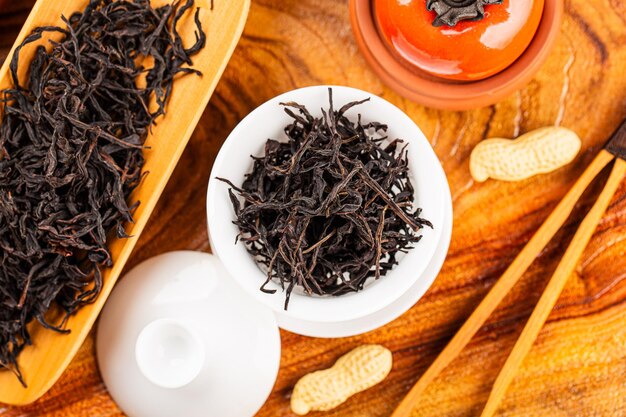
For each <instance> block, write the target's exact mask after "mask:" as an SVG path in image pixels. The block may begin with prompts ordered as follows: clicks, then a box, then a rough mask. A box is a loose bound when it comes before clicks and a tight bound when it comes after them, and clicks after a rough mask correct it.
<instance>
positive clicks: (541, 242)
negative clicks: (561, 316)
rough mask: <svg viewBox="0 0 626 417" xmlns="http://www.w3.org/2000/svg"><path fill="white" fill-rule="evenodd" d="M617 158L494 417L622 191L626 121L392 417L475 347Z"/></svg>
mask: <svg viewBox="0 0 626 417" xmlns="http://www.w3.org/2000/svg"><path fill="white" fill-rule="evenodd" d="M614 159H615V164H614V165H613V168H612V171H611V174H610V176H609V179H608V180H607V182H606V184H605V186H604V188H603V190H602V191H601V193H600V195H599V197H598V199H597V201H596V202H595V204H594V205H593V207H592V208H591V210H590V211H589V213H587V215H586V216H585V218H584V219H583V221H582V223H581V224H580V226H579V228H578V230H577V231H576V234H575V235H574V237H573V239H572V241H571V243H570V245H569V247H568V248H567V250H566V251H565V254H564V255H563V258H562V259H561V262H560V263H559V265H558V266H557V268H556V270H555V272H554V274H553V275H552V277H551V278H550V281H549V282H548V285H547V287H546V289H545V290H544V292H543V294H542V295H541V298H540V299H539V302H538V303H537V305H536V307H535V309H534V310H533V312H532V314H531V316H530V318H529V319H528V322H527V323H526V326H525V327H524V330H523V331H522V333H521V335H520V337H519V339H518V340H517V342H516V343H515V346H514V347H513V350H512V351H511V353H510V355H509V357H508V358H507V360H506V362H505V363H504V366H503V367H502V370H501V371H500V373H499V374H498V377H497V378H496V381H495V383H494V385H493V388H492V390H491V393H490V394H489V399H488V400H487V404H486V405H485V408H484V409H483V411H482V414H481V417H491V416H493V415H494V414H495V412H496V410H497V409H498V406H499V404H500V401H501V400H502V398H503V397H504V394H505V393H506V390H507V388H508V386H509V385H510V383H511V381H512V380H513V377H514V376H515V374H516V372H517V369H518V368H519V367H520V365H521V363H522V361H523V360H524V357H525V356H526V354H527V353H528V351H529V350H530V348H531V346H532V345H533V343H534V341H535V339H536V338H537V335H538V334H539V332H540V331H541V328H542V327H543V325H544V323H545V322H546V319H547V318H548V315H549V314H550V311H551V310H552V308H553V307H554V304H555V303H556V301H557V299H558V298H559V295H560V294H561V291H562V290H563V287H564V286H565V282H566V281H567V278H568V277H569V276H570V275H571V274H572V272H574V269H575V268H576V265H577V264H578V261H579V259H580V257H581V256H582V254H583V251H584V249H585V247H586V246H587V244H588V243H589V240H590V239H591V236H592V235H593V233H594V231H595V229H596V226H597V225H598V223H599V221H600V219H601V218H602V215H603V214H604V212H605V211H606V209H607V207H608V206H609V203H610V202H611V199H612V198H613V195H614V194H615V192H616V191H617V188H618V187H619V185H620V183H621V181H622V179H623V177H624V174H625V173H626V121H624V122H622V125H621V126H620V127H619V128H618V129H617V130H616V131H615V133H613V135H612V136H611V139H610V140H609V141H608V143H607V144H606V146H605V147H604V149H602V151H600V153H599V154H598V155H597V156H596V157H595V159H594V160H593V162H592V163H591V164H590V165H589V167H587V169H586V170H585V172H584V173H583V174H582V175H581V176H580V178H579V179H578V180H577V181H576V183H575V184H574V186H573V187H572V188H571V189H570V190H569V192H568V193H567V194H566V195H565V197H564V198H563V199H562V200H561V202H560V203H559V204H558V205H557V206H556V208H555V209H554V211H553V212H552V213H551V214H550V215H549V216H548V218H547V219H546V221H545V222H544V223H543V224H542V225H541V227H540V228H539V230H537V232H536V233H535V235H534V236H533V237H532V238H531V239H530V241H528V243H527V244H526V246H525V247H524V249H522V251H521V252H520V253H519V255H518V256H517V257H516V258H515V260H514V261H513V263H511V265H510V266H509V268H508V269H507V270H506V271H505V272H504V274H503V275H502V277H501V278H500V279H499V280H498V281H497V282H496V284H495V285H494V286H493V288H492V289H491V290H490V291H489V293H488V294H487V296H486V297H485V298H484V299H483V301H482V302H481V303H480V304H479V305H478V307H477V308H476V310H475V311H474V312H473V313H472V315H470V317H469V318H468V319H467V321H466V322H465V323H464V324H463V326H462V327H461V328H460V329H459V331H458V332H457V333H456V335H455V336H454V337H453V338H452V340H450V342H449V343H448V345H447V346H446V347H445V348H444V350H443V351H442V352H441V353H440V354H439V356H438V357H437V359H435V361H434V362H433V363H432V365H431V366H430V367H429V368H428V369H427V370H426V372H425V373H424V374H423V375H422V377H421V378H420V379H419V380H418V381H417V383H416V384H415V385H414V386H413V388H412V389H411V391H409V393H408V394H407V396H406V397H405V398H404V400H402V402H401V403H400V405H399V406H398V408H396V410H395V411H394V413H393V414H392V417H408V416H410V415H411V412H412V410H413V408H414V407H415V406H417V404H418V399H419V396H420V394H421V393H422V392H423V391H424V389H425V388H426V386H428V384H429V383H430V382H432V381H433V379H435V377H436V376H437V375H439V373H440V372H441V371H443V369H444V368H445V367H446V366H447V365H448V364H449V363H450V362H452V360H453V359H454V358H455V357H456V356H458V354H459V353H460V352H461V350H462V349H463V348H464V347H465V346H466V345H467V343H469V341H470V340H471V338H472V337H473V336H474V334H476V332H477V331H478V330H479V329H480V328H481V327H482V326H483V324H484V323H485V321H486V320H487V318H488V317H489V316H490V315H491V313H493V311H494V310H495V309H496V307H497V306H498V304H500V302H501V301H502V299H503V298H504V296H505V295H506V294H507V293H508V292H509V291H510V290H511V288H512V287H513V285H515V283H516V282H517V281H518V280H519V278H520V277H521V276H522V275H523V273H524V272H525V271H526V270H527V269H528V267H529V266H530V265H531V264H532V263H533V261H534V260H535V258H536V257H537V256H538V255H539V253H540V252H541V251H542V250H543V249H544V248H545V247H546V245H547V244H548V242H549V241H550V240H551V239H552V237H553V236H554V235H555V234H556V232H557V231H558V230H559V229H560V228H561V226H562V225H563V223H565V221H566V220H567V218H568V217H569V215H570V213H571V212H572V210H573V209H574V206H575V205H576V202H577V201H578V200H579V199H580V197H581V196H582V194H583V192H584V191H585V189H586V188H587V186H588V185H589V184H590V183H591V182H592V181H593V180H594V179H595V178H596V176H597V175H598V174H599V173H600V172H601V171H602V169H603V168H604V167H606V166H607V165H608V164H609V163H610V162H611V161H613V160H614Z"/></svg>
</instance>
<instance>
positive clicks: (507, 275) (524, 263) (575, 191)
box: [392, 150, 615, 417]
mask: <svg viewBox="0 0 626 417" xmlns="http://www.w3.org/2000/svg"><path fill="white" fill-rule="evenodd" d="M614 158H615V157H614V156H613V155H612V154H610V153H609V152H607V151H606V150H602V151H600V153H599V154H598V155H597V156H596V157H595V158H594V160H593V162H592V163H591V164H590V165H589V166H588V167H587V169H586V170H585V171H584V172H583V174H582V175H581V176H580V178H578V180H577V181H576V183H575V184H574V186H573V187H572V188H571V189H570V190H569V191H568V193H567V194H566V195H565V197H563V199H562V200H561V201H560V202H559V204H558V205H557V206H556V208H555V209H554V210H553V211H552V213H551V214H550V215H549V216H548V218H547V219H546V220H545V222H544V223H543V224H542V225H541V226H540V227H539V229H538V230H537V232H535V234H534V235H533V237H532V238H531V239H530V240H529V241H528V243H527V244H526V246H525V247H524V248H523V249H522V251H521V252H520V253H519V255H518V256H517V257H516V258H515V260H514V261H513V262H512V263H511V265H510V266H509V267H508V268H507V270H506V271H505V272H504V274H503V275H502V277H501V278H500V279H499V280H498V281H497V282H496V283H495V284H494V286H493V288H492V289H491V290H490V291H489V293H487V295H486V296H485V298H484V299H483V300H482V302H481V303H480V304H479V305H478V307H477V308H476V310H474V312H473V313H472V314H471V315H470V317H469V318H468V319H467V321H466V322H465V323H464V324H463V326H462V327H461V328H460V329H459V331H458V332H457V333H456V334H455V335H454V337H453V338H452V339H451V340H450V342H449V343H448V345H447V346H446V347H445V348H444V350H443V351H442V352H441V353H440V354H439V356H438V357H437V359H435V361H434V362H433V363H432V365H431V366H430V367H429V368H428V369H427V370H426V372H425V373H424V374H423V375H422V376H421V378H420V379H419V380H418V381H417V383H416V384H415V385H414V386H413V388H411V390H410V391H409V393H408V394H407V396H406V397H405V398H404V399H403V400H402V402H400V404H399V405H398V407H397V408H396V409H395V411H394V412H393V414H392V417H409V416H410V415H411V412H412V410H413V408H414V407H415V406H416V405H417V403H418V399H419V396H420V395H421V393H422V392H423V391H424V390H425V389H426V387H427V386H428V384H430V383H431V382H432V381H433V380H434V379H435V378H436V377H437V375H439V374H440V373H441V371H443V369H444V368H445V367H446V366H448V364H449V363H450V362H452V360H454V358H456V357H457V356H458V355H459V353H460V352H461V351H462V350H463V348H464V347H465V346H466V345H467V344H468V343H469V341H470V340H471V339H472V337H473V336H474V334H476V332H477V331H478V330H479V329H480V328H481V327H482V326H483V324H484V323H485V321H486V320H487V318H488V317H489V316H490V315H491V314H492V313H493V311H494V310H495V309H496V308H497V306H498V304H500V302H501V301H502V299H503V298H504V297H505V296H506V295H507V294H508V293H509V291H510V290H511V288H512V287H513V285H515V283H516V282H517V281H518V280H519V278H520V277H521V276H522V275H523V274H524V272H525V271H526V270H527V269H528V267H529V266H530V265H531V264H532V263H533V261H534V260H535V258H536V257H537V256H538V255H539V253H541V251H542V250H543V248H545V246H546V245H547V244H548V243H549V242H550V240H551V239H552V238H553V237H554V235H555V234H556V232H557V231H558V230H559V229H560V228H561V226H562V225H563V223H565V220H567V218H568V217H569V215H570V213H571V212H572V210H573V209H574V206H575V205H576V202H577V201H578V200H579V199H580V197H581V195H582V194H583V192H584V191H585V189H586V188H587V186H588V185H589V184H590V183H591V182H592V181H593V179H594V178H595V177H596V176H597V175H598V174H599V173H600V171H602V169H603V168H604V167H605V166H606V165H608V163H609V162H611V161H612V160H613V159H614Z"/></svg>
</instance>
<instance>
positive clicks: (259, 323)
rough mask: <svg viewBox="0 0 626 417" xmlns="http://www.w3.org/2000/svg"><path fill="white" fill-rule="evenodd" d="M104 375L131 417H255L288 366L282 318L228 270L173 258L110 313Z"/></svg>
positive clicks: (187, 255) (154, 267) (211, 262)
mask: <svg viewBox="0 0 626 417" xmlns="http://www.w3.org/2000/svg"><path fill="white" fill-rule="evenodd" d="M96 348H97V358H98V364H99V367H100V373H101V374H102V378H103V380H104V383H105V384H106V386H107V388H108V390H109V392H110V393H111V396H112V397H113V399H114V400H115V402H116V403H117V404H118V405H119V406H120V408H121V409H122V410H123V411H124V412H125V413H126V415H128V416H129V417H161V416H163V417H171V416H178V417H194V416H198V417H248V416H253V415H254V414H255V413H256V412H257V411H258V409H259V408H260V407H261V406H262V405H263V403H264V402H265V400H266V399H267V397H268V396H269V394H270V392H271V390H272V387H273V385H274V381H275V380H276V375H277V373H278V368H279V365H280V335H279V332H278V326H277V325H276V319H275V317H274V315H273V314H272V312H271V311H270V310H269V309H268V308H266V307H264V306H262V305H261V304H260V303H258V302H255V301H254V300H253V299H252V298H251V297H250V296H249V295H247V294H246V293H245V292H244V291H242V290H241V289H240V288H239V287H238V286H237V285H236V284H234V283H233V282H232V280H231V279H230V278H229V277H228V275H227V273H226V272H225V270H224V268H223V266H222V264H221V263H220V261H219V260H218V259H217V258H216V257H215V256H212V255H209V254H205V253H199V252H190V251H185V252H170V253H166V254H163V255H160V256H156V257H154V258H151V259H148V260H147V261H145V262H143V263H141V264H140V265H138V266H137V267H135V268H134V269H133V270H131V271H130V272H129V273H128V274H127V275H126V276H125V277H124V279H123V280H121V281H120V283H119V284H117V286H116V287H115V289H114V290H113V293H112V294H111V296H110V297H109V299H108V301H107V304H106V305H105V307H104V310H103V312H102V315H101V317H100V323H99V325H98V333H97V340H96Z"/></svg>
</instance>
